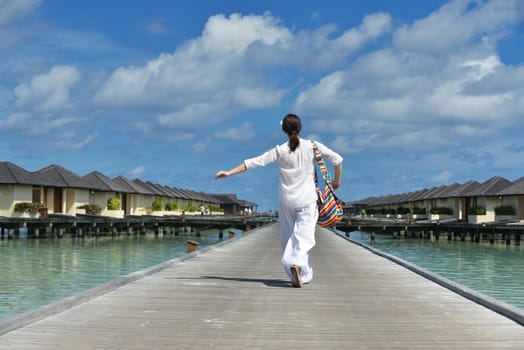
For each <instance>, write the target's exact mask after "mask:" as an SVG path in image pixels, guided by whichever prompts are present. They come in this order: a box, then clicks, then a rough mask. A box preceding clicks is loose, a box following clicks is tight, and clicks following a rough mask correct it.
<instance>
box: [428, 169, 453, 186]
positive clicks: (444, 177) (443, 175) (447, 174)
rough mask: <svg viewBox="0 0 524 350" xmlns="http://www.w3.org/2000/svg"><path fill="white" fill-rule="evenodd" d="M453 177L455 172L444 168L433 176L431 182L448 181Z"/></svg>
mask: <svg viewBox="0 0 524 350" xmlns="http://www.w3.org/2000/svg"><path fill="white" fill-rule="evenodd" d="M451 178H453V173H452V172H451V171H448V170H444V171H442V172H440V173H438V174H436V175H435V176H433V177H432V178H431V182H436V183H448V182H449V180H450V179H451Z"/></svg>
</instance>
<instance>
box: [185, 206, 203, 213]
mask: <svg viewBox="0 0 524 350" xmlns="http://www.w3.org/2000/svg"><path fill="white" fill-rule="evenodd" d="M199 210H200V209H199V208H198V207H197V206H196V205H186V206H184V211H185V212H188V213H194V212H196V211H199Z"/></svg>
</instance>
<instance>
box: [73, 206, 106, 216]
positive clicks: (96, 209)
mask: <svg viewBox="0 0 524 350" xmlns="http://www.w3.org/2000/svg"><path fill="white" fill-rule="evenodd" d="M78 209H85V211H86V214H89V215H100V213H101V212H102V208H101V207H100V206H99V205H98V204H84V205H81V206H79V207H78Z"/></svg>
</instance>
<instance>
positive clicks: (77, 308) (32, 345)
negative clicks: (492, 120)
mask: <svg viewBox="0 0 524 350" xmlns="http://www.w3.org/2000/svg"><path fill="white" fill-rule="evenodd" d="M316 238H317V245H316V247H315V248H314V250H313V254H312V259H313V266H314V270H315V277H314V279H313V281H312V282H311V283H310V284H306V285H305V286H304V287H303V288H293V287H292V286H291V284H290V282H289V281H288V279H287V276H285V274H284V272H283V269H282V266H281V264H280V251H281V248H280V242H279V237H278V224H276V223H275V224H271V225H266V226H264V227H262V228H259V229H257V230H253V231H251V232H250V233H248V234H246V235H243V236H242V237H240V238H235V239H232V240H229V241H227V242H223V243H221V244H219V245H217V246H213V247H210V248H206V249H203V250H201V251H197V252H195V253H191V254H189V255H187V256H185V257H184V258H182V259H176V260H173V261H171V262H167V263H165V264H162V265H159V266H156V267H153V268H151V269H148V270H145V271H141V272H138V273H136V274H133V275H130V276H127V277H126V278H127V279H121V280H120V281H115V282H113V283H109V284H107V285H104V286H101V287H100V288H97V289H94V290H91V291H88V292H86V293H83V295H81V296H80V297H78V298H77V300H76V301H75V299H74V298H73V299H71V300H66V301H64V302H62V303H61V302H58V303H55V304H54V305H51V306H49V307H47V308H43V309H40V310H37V311H35V312H33V313H30V314H26V315H22V316H20V317H18V318H14V319H11V320H6V321H3V322H0V334H2V333H3V335H1V336H0V348H1V349H28V350H30V349H40V350H42V349H43V350H45V349H53V350H56V349H228V350H231V349H403V350H404V349H501V348H504V349H524V327H523V326H522V325H520V324H519V323H517V322H515V321H514V320H511V319H509V318H508V317H505V316H503V315H502V314H500V313H498V312H494V311H492V310H491V309H488V308H486V307H484V306H482V305H480V304H479V303H477V302H474V301H471V300H469V299H466V298H464V297H462V296H461V295H459V294H457V293H455V292H453V291H451V290H449V289H447V288H445V287H443V286H441V285H439V284H437V283H434V282H433V281H431V280H430V279H428V278H425V277H423V276H421V275H420V274H418V273H416V272H414V271H412V270H410V269H406V268H405V267H403V266H401V265H399V264H396V263H394V262H392V261H391V260H389V259H386V258H384V257H382V256H379V255H377V254H375V253H374V252H372V251H370V250H368V249H366V248H363V247H361V246H359V245H356V244H353V243H351V242H349V241H348V240H346V239H345V238H344V237H341V236H339V235H336V234H334V233H333V232H332V231H330V230H327V229H323V228H318V230H317V236H316ZM37 319H41V320H39V321H36V322H33V321H35V320H37Z"/></svg>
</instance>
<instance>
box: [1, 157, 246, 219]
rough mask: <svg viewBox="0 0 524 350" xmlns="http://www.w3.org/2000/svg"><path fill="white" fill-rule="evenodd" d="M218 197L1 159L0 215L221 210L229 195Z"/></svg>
mask: <svg viewBox="0 0 524 350" xmlns="http://www.w3.org/2000/svg"><path fill="white" fill-rule="evenodd" d="M220 198H221V197H217V196H215V195H212V194H206V193H203V192H196V191H192V190H186V189H178V188H175V187H169V186H165V185H161V184H155V183H152V182H151V181H142V180H140V179H134V180H129V179H127V178H125V177H123V176H117V177H115V178H113V179H111V178H109V177H107V176H106V175H104V174H102V173H100V172H98V171H93V172H90V173H88V174H86V175H84V176H79V175H77V174H75V173H73V172H71V171H69V170H67V169H65V168H63V167H61V166H58V165H54V164H53V165H49V166H47V167H44V168H42V169H39V170H37V171H34V172H30V171H27V170H25V169H23V168H21V167H19V166H18V165H16V164H13V163H10V162H0V217H16V216H25V217H38V216H41V215H49V214H63V215H71V216H75V215H85V214H96V215H102V216H110V217H116V218H122V217H125V216H126V215H161V216H164V215H180V214H182V213H184V214H197V213H199V210H198V207H199V206H200V205H201V204H204V205H205V206H206V207H207V208H212V209H213V214H223V213H224V211H225V210H224V209H222V208H224V206H225V207H229V206H230V200H228V201H227V203H223V202H222V201H221V199H220ZM235 198H236V195H235ZM244 202H245V203H250V205H251V206H254V205H256V204H254V203H251V202H246V201H244Z"/></svg>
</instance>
